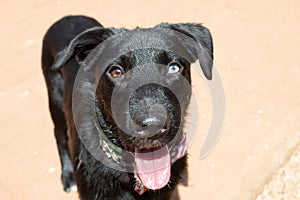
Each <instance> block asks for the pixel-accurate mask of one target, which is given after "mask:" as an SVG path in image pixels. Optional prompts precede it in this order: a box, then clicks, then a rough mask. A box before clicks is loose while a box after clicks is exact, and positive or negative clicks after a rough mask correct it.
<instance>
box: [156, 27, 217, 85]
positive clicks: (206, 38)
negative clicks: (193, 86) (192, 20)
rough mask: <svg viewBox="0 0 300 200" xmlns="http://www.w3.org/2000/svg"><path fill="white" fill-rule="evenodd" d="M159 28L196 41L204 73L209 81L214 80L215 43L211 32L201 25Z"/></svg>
mask: <svg viewBox="0 0 300 200" xmlns="http://www.w3.org/2000/svg"><path fill="white" fill-rule="evenodd" d="M158 27H162V28H169V29H172V30H174V31H178V32H180V33H183V34H185V35H187V36H189V37H191V38H192V39H194V40H195V42H196V44H197V45H198V47H197V51H198V52H197V57H198V59H199V62H200V65H201V68H202V71H203V73H204V75H205V77H206V78H207V79H208V80H211V79H212V66H213V42H212V37H211V34H210V32H209V30H208V29H207V28H206V27H204V26H202V25H201V24H160V25H158Z"/></svg>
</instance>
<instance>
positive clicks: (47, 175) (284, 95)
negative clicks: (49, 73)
mask: <svg viewBox="0 0 300 200" xmlns="http://www.w3.org/2000/svg"><path fill="white" fill-rule="evenodd" d="M299 8H300V1H297V0H294V1H293V0H287V1H279V0H263V1H253V0H251V1H250V0H245V1H239V2H237V1H225V0H221V1H216V0H212V1H208V0H201V1H192V0H189V1H185V2H183V1H182V2H181V1H169V0H167V1H158V0H144V1H137V0H135V1H130V2H126V1H122V2H121V1H116V0H113V1H100V0H97V1H96V0H91V1H82V0H73V1H67V0H61V1H58V0H55V1H50V0H39V1H34V0H27V1H18V0H17V1H2V2H1V3H0V11H1V12H0V19H1V26H0V38H1V41H2V42H1V47H0V51H1V54H0V55H1V58H2V59H1V63H2V67H1V68H0V77H1V79H0V110H1V114H0V122H1V135H0V158H1V162H0V199H2V200H6V199H22V200H32V199H43V200H47V199H49V200H50V199H51V200H53V199H61V200H62V199H64V200H66V199H77V194H75V193H71V194H66V193H64V192H63V190H62V187H61V183H60V178H59V177H60V164H59V158H58V154H57V150H56V146H55V140H54V136H53V125H52V122H51V119H50V115H49V112H48V107H47V96H46V87H45V84H44V80H43V77H42V72H41V67H40V57H41V41H42V37H43V35H44V34H45V32H46V30H47V28H48V27H49V26H50V25H51V24H52V23H53V22H54V21H56V20H58V19H59V18H61V17H62V16H64V15H68V14H85V15H89V16H92V17H94V18H96V19H97V20H99V21H100V22H101V23H102V24H103V25H104V26H114V27H127V28H134V27H136V26H141V27H151V26H154V25H155V24H158V23H160V22H174V23H175V22H203V23H204V25H206V26H207V27H209V29H210V30H211V32H212V35H213V38H214V45H215V64H216V67H217V68H218V70H219V72H220V74H221V76H222V78H223V82H224V85H225V92H226V97H227V104H226V110H227V116H226V121H225V126H224V130H223V135H222V137H221V139H220V140H219V142H218V143H217V145H216V147H215V149H214V150H213V151H212V153H211V154H209V156H208V157H206V158H205V159H202V160H200V159H199V151H200V148H201V144H202V142H203V138H204V136H205V134H206V131H207V128H208V126H209V119H210V117H209V116H210V109H209V105H210V104H209V97H207V94H206V93H205V91H206V89H205V85H204V84H203V81H202V79H201V78H197V77H196V75H195V74H194V76H193V78H194V79H193V81H194V82H193V84H194V88H195V91H196V93H197V96H198V97H199V98H198V99H199V100H200V103H199V104H200V106H201V113H200V114H199V119H200V125H199V126H197V128H198V129H197V131H198V137H197V138H196V139H195V140H194V142H193V143H192V145H191V146H190V148H189V184H188V186H186V187H185V186H180V188H179V190H180V196H181V197H182V199H209V200H211V199H213V200H214V199H221V200H224V199H245V200H247V199H256V198H257V196H258V195H259V194H260V193H262V194H261V195H260V196H259V198H258V199H275V197H277V198H278V199H300V197H299V192H300V191H299V190H300V189H299V182H300V171H299V150H298V153H297V151H295V149H296V147H297V146H298V144H299V143H300V123H299V120H300V95H299V92H300V90H299V88H300V64H299V63H300V56H299V44H300V24H299V20H300V12H299ZM205 94H206V95H205ZM206 105H208V106H206ZM293 152H294V153H293ZM291 155H293V156H292V157H291ZM291 163H294V164H291ZM284 169H288V170H287V171H289V172H291V174H292V175H289V178H285V175H284V173H285V172H283V171H284ZM282 187H283V188H284V189H283V188H282ZM263 190H264V191H263ZM274 190H275V191H274ZM270 191H271V192H270ZM288 193H292V194H291V195H290V196H289V195H288ZM280 195H282V198H279V197H280ZM270 196H273V197H270Z"/></svg>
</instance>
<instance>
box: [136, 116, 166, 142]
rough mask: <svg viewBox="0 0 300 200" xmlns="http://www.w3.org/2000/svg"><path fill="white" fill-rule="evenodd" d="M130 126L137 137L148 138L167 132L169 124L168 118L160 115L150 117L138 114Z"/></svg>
mask: <svg viewBox="0 0 300 200" xmlns="http://www.w3.org/2000/svg"><path fill="white" fill-rule="evenodd" d="M132 126H133V128H134V129H135V131H136V132H137V134H138V135H141V136H145V137H150V136H153V135H155V134H158V133H165V132H167V130H168V129H169V127H170V122H169V118H168V117H167V116H166V115H163V114H161V113H152V114H151V115H150V116H149V115H145V114H140V115H137V116H136V117H135V118H134V119H133V121H132Z"/></svg>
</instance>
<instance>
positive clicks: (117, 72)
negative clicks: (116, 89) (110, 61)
mask: <svg viewBox="0 0 300 200" xmlns="http://www.w3.org/2000/svg"><path fill="white" fill-rule="evenodd" d="M109 73H110V75H111V76H112V77H113V78H121V77H122V76H123V75H124V73H123V69H122V67H121V66H119V65H115V66H113V67H112V68H111V69H110V70H109Z"/></svg>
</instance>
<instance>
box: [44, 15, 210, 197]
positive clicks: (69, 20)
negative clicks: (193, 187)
mask: <svg viewBox="0 0 300 200" xmlns="http://www.w3.org/2000/svg"><path fill="white" fill-rule="evenodd" d="M161 28H163V29H168V30H174V31H178V32H180V33H182V34H184V35H186V36H187V37H189V38H191V41H192V42H191V43H192V45H193V46H196V47H195V48H194V49H196V52H195V51H193V50H192V51H191V52H190V51H189V50H186V52H185V53H186V54H195V53H196V54H197V55H196V56H191V57H190V58H191V59H185V58H183V57H181V56H180V55H176V54H175V53H172V52H171V51H164V50H159V49H155V48H148V49H137V50H136V49H135V50H132V51H129V52H127V53H126V54H123V55H121V56H119V57H117V58H115V59H114V60H113V62H111V63H108V65H106V66H103V67H102V69H103V70H104V71H105V73H104V74H103V75H102V76H101V77H100V80H99V83H98V85H97V89H96V102H95V105H96V108H97V115H98V119H97V123H99V125H100V126H101V128H102V129H103V130H104V132H105V134H106V135H107V137H108V138H109V139H110V141H111V142H112V143H114V144H115V145H117V146H119V147H122V148H123V149H126V150H128V151H132V152H134V151H135V150H136V149H139V151H142V152H145V151H146V152H147V151H151V150H154V149H157V148H159V147H161V146H164V145H166V144H169V143H170V142H171V140H172V139H173V138H174V137H175V135H176V133H178V132H179V133H180V134H182V125H181V122H182V121H184V116H185V115H186V113H185V109H186V108H187V106H188V104H189V99H190V95H191V90H190V89H187V88H183V85H182V84H181V83H180V82H179V75H180V76H184V77H185V79H186V80H187V81H188V82H189V83H191V76H190V64H191V62H193V61H195V60H196V59H197V58H200V65H201V67H202V70H203V72H204V74H205V76H206V78H207V79H211V78H212V58H213V47H212V39H211V35H210V33H209V31H208V29H207V28H205V27H203V26H202V25H200V24H159V25H157V26H156V27H154V28H152V29H135V30H126V29H114V28H103V27H102V25H101V24H100V23H98V22H97V21H96V20H94V19H92V18H89V17H85V16H68V17H64V18H62V19H61V20H59V21H58V22H56V23H55V24H54V25H52V26H51V27H50V29H49V30H48V31H47V33H46V35H45V37H44V41H43V49H42V69H43V73H44V76H45V80H46V84H47V88H48V96H49V107H50V112H51V117H52V120H53V122H54V132H55V137H56V141H57V146H58V150H59V155H60V159H61V165H62V177H61V178H62V183H63V186H64V190H65V191H69V190H70V188H71V186H72V185H77V187H78V191H79V195H80V198H81V199H84V200H94V199H95V200H97V199H101V200H102V199H170V198H171V196H172V195H174V194H172V193H174V192H175V193H176V185H177V183H178V182H179V181H180V177H184V175H185V173H186V156H185V157H183V158H182V159H180V160H177V161H176V162H175V163H174V164H173V165H172V167H171V179H170V182H169V184H168V185H167V186H165V187H164V188H162V189H161V190H159V191H147V192H146V193H144V194H143V195H139V194H137V193H136V191H134V189H133V188H134V184H135V179H134V176H133V174H132V173H126V172H121V171H117V170H114V169H112V168H109V167H107V166H106V165H104V164H102V162H100V161H98V160H97V159H96V158H94V157H93V156H92V155H91V154H90V152H89V151H88V150H87V149H86V148H85V146H84V145H83V143H82V141H81V140H80V139H79V137H78V133H77V130H76V128H75V125H74V119H73V113H72V93H73V86H74V81H75V77H76V75H77V72H78V70H79V68H80V65H82V66H81V67H86V68H89V67H90V66H89V65H90V64H88V63H92V61H93V59H94V61H96V60H97V55H101V54H105V53H106V52H107V51H108V50H111V49H114V47H113V45H112V46H105V44H104V45H103V46H99V44H102V42H103V41H105V40H106V39H108V38H113V37H116V36H118V34H122V33H128V32H133V33H135V32H136V33H137V34H136V36H135V38H133V39H132V40H128V41H123V43H122V44H120V43H117V42H116V43H115V44H114V45H115V47H117V49H119V48H123V47H124V48H125V46H126V47H128V46H130V47H136V46H138V43H139V41H141V40H144V39H145V38H148V32H149V31H151V30H153V29H161ZM170 37H171V35H170ZM149 38H150V39H149ZM149 38H148V39H149V40H150V41H151V43H153V44H156V43H158V44H165V45H168V43H167V42H166V41H165V40H164V39H162V38H159V37H158V38H153V37H152V38H151V37H150V35H149ZM87 60H88V61H89V62H88V61H87ZM174 62H175V63H177V64H178V65H179V66H180V67H181V68H180V72H179V74H177V75H176V74H174V75H171V76H170V75H168V76H167V77H166V79H165V82H164V84H165V85H166V86H170V87H176V88H178V89H179V91H181V92H180V94H176V96H175V95H174V94H173V92H172V91H170V90H169V89H168V87H164V86H161V85H158V84H146V85H143V86H142V87H140V88H138V89H137V90H136V91H135V92H134V93H133V95H132V96H131V97H130V99H129V105H128V107H126V106H123V104H124V102H126V99H125V98H126V97H127V96H126V94H125V92H126V89H127V88H130V87H133V86H134V85H135V84H136V83H139V82H143V81H146V80H147V79H151V78H152V79H153V78H154V79H155V77H156V76H159V75H160V74H161V73H166V72H165V71H162V68H161V67H160V66H168V65H169V64H170V63H174ZM151 63H156V64H160V65H159V66H158V65H151ZM149 64H150V65H149ZM143 65H147V67H144V68H143V70H140V69H138V66H143ZM148 65H149V66H148ZM115 66H120V68H121V69H122V70H123V73H125V74H126V72H128V74H127V75H126V77H127V78H124V77H123V78H114V77H112V75H111V71H112V70H113V69H114V67H115ZM129 70H131V71H130V73H129ZM164 70H165V69H164ZM95 74H96V72H95ZM128 77H130V78H128ZM115 87H119V90H118V91H119V96H120V99H118V102H117V103H118V105H120V108H119V109H120V113H121V116H120V117H121V119H123V120H122V121H123V122H124V127H125V129H126V130H130V131H131V132H134V133H138V131H141V129H140V128H141V127H147V128H149V130H150V127H151V130H152V131H154V132H155V133H156V132H158V133H159V134H157V135H155V136H153V137H149V138H147V139H140V138H138V137H135V136H134V135H128V134H126V133H125V132H124V130H123V129H120V128H119V127H118V125H117V123H116V122H115V119H114V117H113V113H112V109H111V98H112V91H113V89H114V88H115ZM181 87H182V90H180V89H181ZM83 89H85V90H90V88H89V86H88V85H85V86H84V88H83ZM90 92H93V91H90ZM123 93H124V95H123ZM123 98H124V99H123ZM178 98H179V100H180V102H181V104H180V105H179V100H178ZM155 104H159V105H161V106H162V107H164V108H165V110H166V112H167V118H162V114H161V113H160V108H159V107H158V108H155V107H154V112H153V113H154V114H151V116H150V114H149V113H148V109H149V107H151V106H153V105H155ZM155 109H157V110H155ZM131 119H133V121H132V120H131ZM146 119H147V120H148V119H155V120H154V122H153V121H150V123H149V122H148V121H149V120H148V121H147V120H146ZM92 125H93V123H92V122H91V123H87V124H85V126H87V127H88V126H92ZM87 130H88V128H87ZM142 131H144V133H148V134H150V132H151V131H148V130H144V129H143V130H142ZM175 196H176V195H175ZM172 198H174V196H172Z"/></svg>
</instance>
